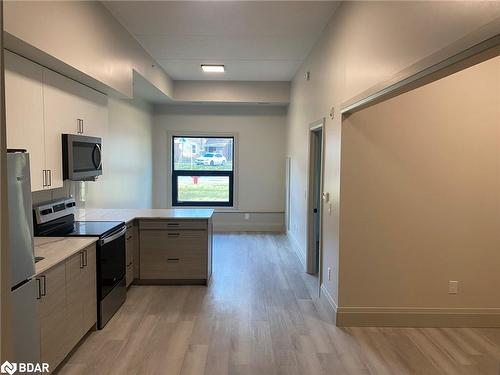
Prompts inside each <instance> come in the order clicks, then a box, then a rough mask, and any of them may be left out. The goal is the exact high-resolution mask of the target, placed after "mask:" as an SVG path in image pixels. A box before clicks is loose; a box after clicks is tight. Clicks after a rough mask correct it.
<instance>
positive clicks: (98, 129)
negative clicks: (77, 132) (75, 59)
mask: <svg viewBox="0 0 500 375" xmlns="http://www.w3.org/2000/svg"><path fill="white" fill-rule="evenodd" d="M78 91H79V101H80V107H81V111H82V115H81V116H82V120H83V133H84V134H85V135H88V136H93V137H103V136H104V135H105V133H106V131H107V127H108V97H107V96H106V95H104V94H102V93H100V92H98V91H95V90H93V89H91V88H89V87H87V86H85V85H79V87H78Z"/></svg>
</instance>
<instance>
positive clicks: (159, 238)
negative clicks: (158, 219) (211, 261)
mask: <svg viewBox="0 0 500 375" xmlns="http://www.w3.org/2000/svg"><path fill="white" fill-rule="evenodd" d="M207 236H208V234H207V232H206V231H202V230H191V231H166V230H148V231H145V232H141V244H140V249H141V259H142V257H143V255H145V254H148V253H155V252H159V251H166V250H167V249H168V250H177V251H181V252H186V253H191V254H193V255H196V254H205V255H206V253H207V242H208V237H207Z"/></svg>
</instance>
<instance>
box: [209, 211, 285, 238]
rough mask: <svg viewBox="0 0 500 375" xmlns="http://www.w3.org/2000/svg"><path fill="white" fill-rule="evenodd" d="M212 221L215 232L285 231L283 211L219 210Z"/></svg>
mask: <svg viewBox="0 0 500 375" xmlns="http://www.w3.org/2000/svg"><path fill="white" fill-rule="evenodd" d="M212 222H213V228H214V231H215V232H279V233H283V232H284V231H285V216H284V213H283V212H265V211H262V212H244V211H217V212H216V213H215V215H214V218H213V221H212Z"/></svg>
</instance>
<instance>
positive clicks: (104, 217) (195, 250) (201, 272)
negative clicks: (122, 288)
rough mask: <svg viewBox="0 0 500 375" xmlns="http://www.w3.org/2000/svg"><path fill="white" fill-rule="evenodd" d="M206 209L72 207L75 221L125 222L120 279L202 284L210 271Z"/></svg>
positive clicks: (209, 214)
mask: <svg viewBox="0 0 500 375" xmlns="http://www.w3.org/2000/svg"><path fill="white" fill-rule="evenodd" d="M213 213H214V210H212V209H100V208H87V209H78V210H76V213H75V219H76V220H78V221H123V222H125V223H126V224H127V235H126V267H127V269H126V270H127V273H126V280H127V286H128V285H130V284H131V283H132V282H135V283H136V284H177V285H178V284H207V283H208V280H209V279H210V276H211V274H212V216H213Z"/></svg>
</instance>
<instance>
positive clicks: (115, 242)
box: [97, 225, 127, 300]
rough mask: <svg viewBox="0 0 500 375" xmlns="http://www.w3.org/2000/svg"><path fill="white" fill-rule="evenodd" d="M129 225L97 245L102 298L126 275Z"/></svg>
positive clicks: (98, 288)
mask: <svg viewBox="0 0 500 375" xmlns="http://www.w3.org/2000/svg"><path fill="white" fill-rule="evenodd" d="M126 231H127V227H126V226H125V225H123V227H120V229H118V230H116V231H114V232H113V233H111V234H109V235H107V236H106V237H104V238H101V239H100V240H99V242H98V246H97V279H98V280H97V282H98V286H97V295H98V299H99V300H102V299H104V297H106V296H107V295H108V294H109V293H110V292H111V291H112V290H113V288H114V287H115V286H116V285H117V284H119V283H120V281H121V280H123V278H124V277H125V233H126Z"/></svg>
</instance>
